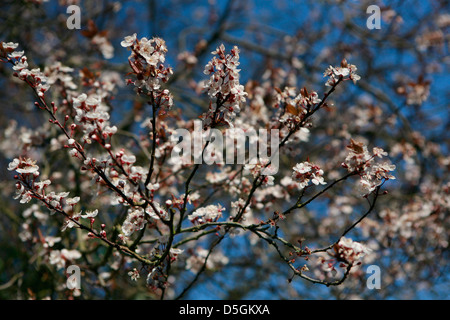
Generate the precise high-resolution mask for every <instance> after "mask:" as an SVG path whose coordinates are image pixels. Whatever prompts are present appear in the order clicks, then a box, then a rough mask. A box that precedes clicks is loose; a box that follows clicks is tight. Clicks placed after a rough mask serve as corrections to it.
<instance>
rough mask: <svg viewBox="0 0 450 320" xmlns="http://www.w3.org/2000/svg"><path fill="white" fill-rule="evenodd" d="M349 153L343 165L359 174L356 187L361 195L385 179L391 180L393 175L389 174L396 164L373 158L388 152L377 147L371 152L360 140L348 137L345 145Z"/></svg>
mask: <svg viewBox="0 0 450 320" xmlns="http://www.w3.org/2000/svg"><path fill="white" fill-rule="evenodd" d="M347 149H348V150H349V154H348V155H347V157H346V158H345V162H344V164H343V165H344V167H346V168H347V169H348V171H349V172H357V173H358V175H359V176H360V180H359V183H358V188H359V191H360V194H361V195H362V196H367V195H368V194H370V193H371V192H373V191H374V190H375V189H376V188H377V187H378V186H379V185H381V183H382V182H383V181H385V180H393V179H395V177H394V176H393V175H392V174H390V172H391V171H394V170H395V168H396V166H395V165H393V164H390V163H388V162H386V161H384V162H382V163H376V162H375V158H376V157H378V158H383V157H384V156H387V155H388V153H387V152H386V151H384V150H383V149H381V148H379V147H374V148H373V149H372V154H370V153H369V151H368V150H367V146H365V145H364V144H363V143H362V142H357V141H355V140H353V139H350V145H348V146H347Z"/></svg>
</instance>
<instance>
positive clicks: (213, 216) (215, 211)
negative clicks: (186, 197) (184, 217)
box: [188, 204, 225, 224]
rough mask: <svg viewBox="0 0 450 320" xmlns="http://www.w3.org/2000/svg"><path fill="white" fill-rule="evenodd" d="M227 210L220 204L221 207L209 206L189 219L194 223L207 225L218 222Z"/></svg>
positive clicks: (191, 215)
mask: <svg viewBox="0 0 450 320" xmlns="http://www.w3.org/2000/svg"><path fill="white" fill-rule="evenodd" d="M224 210H225V208H223V207H222V206H221V205H220V204H219V205H213V204H211V205H209V206H206V207H203V208H199V209H197V210H195V211H194V212H193V213H192V214H190V215H189V216H188V219H189V220H190V221H191V222H192V223H199V224H202V223H206V222H212V221H217V219H219V218H220V216H221V215H222V212H223V211H224Z"/></svg>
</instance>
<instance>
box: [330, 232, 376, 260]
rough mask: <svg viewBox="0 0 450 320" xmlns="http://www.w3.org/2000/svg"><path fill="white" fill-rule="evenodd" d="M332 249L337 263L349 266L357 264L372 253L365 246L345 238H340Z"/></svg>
mask: <svg viewBox="0 0 450 320" xmlns="http://www.w3.org/2000/svg"><path fill="white" fill-rule="evenodd" d="M333 249H334V251H335V257H336V258H337V260H338V261H340V262H343V263H346V264H350V265H352V264H354V263H355V262H358V261H359V260H361V258H362V257H364V256H365V255H366V254H368V253H370V252H371V251H372V250H371V249H369V248H368V247H366V246H365V245H363V244H361V243H359V242H357V241H353V240H352V239H350V238H346V237H342V238H341V239H340V240H339V242H338V243H337V244H335V245H334V247H333Z"/></svg>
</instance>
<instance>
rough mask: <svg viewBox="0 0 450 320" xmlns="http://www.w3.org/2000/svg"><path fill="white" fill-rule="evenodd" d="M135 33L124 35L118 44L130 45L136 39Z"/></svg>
mask: <svg viewBox="0 0 450 320" xmlns="http://www.w3.org/2000/svg"><path fill="white" fill-rule="evenodd" d="M136 35H137V34H136V33H135V34H133V35H131V36H126V37H125V39H124V40H123V41H122V42H121V43H120V45H121V46H122V47H124V48H126V47H131V46H132V45H133V43H134V42H135V41H136Z"/></svg>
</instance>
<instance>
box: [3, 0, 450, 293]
mask: <svg viewBox="0 0 450 320" xmlns="http://www.w3.org/2000/svg"><path fill="white" fill-rule="evenodd" d="M41 4H42V3H41V2H36V5H41ZM88 27H89V30H91V32H90V33H89V35H85V37H86V38H88V39H89V41H88V46H90V50H92V51H93V52H99V53H100V54H101V58H99V59H96V62H95V63H93V62H92V61H91V62H90V63H87V64H86V65H78V66H77V67H72V65H73V64H76V63H74V62H70V60H68V59H49V60H48V61H45V63H42V64H37V63H36V62H33V59H31V58H29V57H31V55H30V56H29V55H28V53H27V44H26V43H16V42H7V41H5V40H6V39H4V41H2V42H0V60H1V61H2V62H3V65H5V66H6V65H8V64H9V66H10V70H6V68H5V70H4V72H5V73H7V74H8V75H11V76H8V77H9V78H8V81H10V82H11V83H13V84H14V86H17V87H19V88H21V90H22V89H23V88H25V87H26V90H28V92H30V93H32V94H33V96H32V97H33V99H34V107H33V109H32V110H31V111H30V112H35V111H38V112H39V113H37V116H36V117H37V118H36V119H39V120H42V119H44V121H41V122H40V123H38V124H37V125H36V124H35V123H34V122H33V121H10V122H8V123H7V125H6V128H5V130H3V132H2V133H1V135H2V142H1V144H0V151H1V152H2V154H3V155H4V156H3V157H4V159H5V162H6V163H5V166H4V167H5V169H6V170H7V171H8V172H9V173H8V180H7V182H4V186H5V187H4V190H5V191H4V193H5V194H6V193H8V192H9V194H8V197H12V198H14V199H15V200H16V201H18V202H19V203H20V204H21V207H17V208H19V209H15V210H16V211H17V212H18V216H19V218H11V219H12V220H13V221H15V222H16V223H17V230H18V233H19V235H18V237H19V238H20V242H21V244H20V245H21V246H22V247H23V248H24V250H27V252H29V254H30V257H31V256H32V257H33V258H32V259H31V258H30V261H32V263H34V264H36V266H38V268H45V270H49V271H46V272H47V273H48V274H53V275H55V276H54V279H55V280H53V281H54V282H55V283H57V285H53V286H52V287H54V289H51V290H50V289H48V290H47V289H44V290H42V292H34V291H33V290H36V288H34V289H29V290H28V294H29V295H30V297H32V298H35V297H36V295H37V298H43V297H47V296H50V297H52V298H59V297H68V298H74V297H80V298H89V297H91V296H95V295H96V292H97V290H98V289H99V288H100V289H101V290H102V292H103V295H104V296H107V297H113V298H121V297H140V296H141V295H144V294H145V296H146V297H147V296H150V297H152V298H159V299H175V298H183V297H188V296H189V294H191V292H193V291H194V292H195V290H196V289H195V287H196V286H197V285H198V284H199V283H201V282H202V281H203V279H205V278H208V277H209V278H214V277H215V278H214V279H217V280H218V281H222V278H221V277H224V278H225V280H224V282H225V283H227V280H226V279H227V278H228V276H229V275H230V274H231V275H233V277H234V279H235V281H234V282H235V283H233V284H232V287H236V288H238V289H240V290H242V287H241V285H243V284H241V283H240V282H243V281H240V277H241V276H242V277H244V276H245V277H246V280H247V281H248V283H249V286H255V288H256V289H258V288H261V286H259V285H256V284H253V283H252V281H251V280H252V279H256V282H259V281H260V282H263V280H262V279H263V278H265V277H266V276H267V277H269V276H270V277H274V279H275V278H276V279H278V282H279V283H280V287H281V289H280V290H281V291H282V292H288V291H289V290H288V289H285V288H286V287H288V286H289V287H290V288H297V287H295V286H297V285H301V286H308V284H311V283H312V284H321V285H324V286H326V287H334V288H336V289H332V290H340V289H338V288H354V287H356V286H357V285H358V284H359V285H362V286H364V285H365V277H364V272H363V270H364V269H363V268H364V267H365V266H367V265H369V264H373V263H377V261H378V260H377V259H379V257H380V256H382V255H383V254H385V251H386V250H387V249H389V248H390V245H392V243H393V242H394V243H396V244H398V246H399V248H401V249H402V250H405V252H406V254H407V255H409V256H411V257H415V258H418V256H416V253H417V252H415V251H414V253H413V252H412V251H411V252H410V251H408V250H419V248H416V247H414V249H410V248H411V247H410V243H412V242H413V241H414V239H413V238H414V234H415V233H416V232H417V233H418V235H419V236H421V237H424V238H425V239H428V240H429V241H430V242H432V244H433V248H435V250H436V252H440V250H442V249H443V248H445V247H446V246H447V243H448V241H447V236H446V235H445V232H444V231H445V221H446V219H445V215H444V213H445V212H447V211H448V207H449V201H448V190H449V189H448V183H447V184H444V183H442V182H441V181H440V180H439V179H436V181H439V182H436V183H432V182H431V181H429V180H427V179H425V178H423V177H424V175H420V174H417V170H426V166H425V165H423V167H420V164H419V163H418V160H417V159H418V158H420V157H419V156H418V152H421V153H423V155H422V156H424V157H426V155H429V156H430V157H431V155H436V158H438V159H439V161H440V164H441V165H442V168H444V169H445V167H446V166H448V156H447V157H445V156H443V155H442V154H441V153H440V150H439V148H438V146H437V145H436V144H431V145H429V144H427V143H426V138H425V137H424V136H423V135H421V134H420V133H419V132H418V131H411V132H409V133H408V137H407V138H405V139H406V140H399V139H397V140H395V139H394V141H393V142H392V141H390V140H389V139H390V138H389V137H390V136H392V135H393V134H394V133H395V130H396V127H395V125H394V122H395V121H396V119H394V118H395V117H394V115H395V113H394V114H390V116H389V114H387V115H386V113H383V112H382V110H381V109H380V108H379V107H378V106H377V105H376V104H374V103H371V102H366V101H357V100H355V101H353V100H352V98H353V97H354V96H352V95H351V92H352V90H355V88H359V86H360V87H362V88H366V89H367V90H368V91H370V92H371V93H373V94H374V95H375V96H376V97H377V98H378V99H379V100H380V101H383V99H384V95H383V93H382V92H381V93H380V92H379V91H377V90H376V89H374V88H372V87H371V86H370V81H369V80H370V79H371V78H369V80H366V79H365V77H366V75H365V73H366V71H365V70H367V68H359V69H358V68H357V67H356V66H355V65H354V64H351V63H350V62H352V63H353V59H352V57H351V55H345V54H342V58H340V59H339V61H336V59H335V58H332V57H331V56H330V55H326V54H325V53H324V54H323V55H324V56H325V57H323V56H320V59H323V62H324V63H325V65H328V67H324V68H322V69H321V70H316V73H318V74H320V76H322V77H321V78H320V79H319V80H317V78H315V79H314V81H312V80H311V79H309V80H308V81H305V84H304V85H302V86H300V85H298V84H297V83H296V81H292V77H291V76H290V75H289V74H288V73H285V72H284V71H283V69H282V68H275V67H270V66H267V68H266V69H264V68H261V70H259V71H260V73H261V74H262V75H260V76H258V75H257V73H255V77H256V79H251V76H250V72H249V71H248V68H249V66H248V65H249V63H248V61H247V60H246V59H248V57H246V54H248V53H249V52H251V48H253V47H251V46H250V49H249V48H248V45H246V44H245V43H241V42H240V41H236V43H237V44H238V45H235V44H234V43H232V42H233V41H223V42H224V43H222V41H216V40H217V39H213V40H211V42H210V43H208V44H205V43H204V42H202V41H200V42H199V43H198V44H197V46H196V47H195V50H194V51H193V52H189V51H181V52H175V53H173V54H175V56H176V57H178V58H179V62H180V65H181V68H178V69H177V68H173V67H172V66H171V64H170V63H168V61H169V60H170V59H169V54H170V52H171V50H172V49H171V46H170V45H169V44H172V41H170V38H167V39H165V38H164V37H138V34H137V33H133V34H132V35H124V36H123V37H122V38H121V39H120V40H119V42H118V43H119V44H120V48H119V49H116V50H113V49H114V48H112V47H111V46H112V45H111V42H110V39H108V36H107V33H104V32H101V31H99V30H97V27H96V26H95V25H94V24H93V22H90V23H89V25H88ZM92 30H94V31H95V32H94V31H92ZM225 38H226V37H225ZM0 40H1V39H0ZM228 40H230V39H228ZM13 41H14V40H13ZM166 41H167V42H166ZM283 41H284V42H285V45H286V48H287V49H286V50H288V48H289V47H290V46H295V45H296V41H295V39H290V38H285V39H283ZM226 42H228V43H230V44H231V47H230V46H228V45H226ZM213 45H214V47H212V46H213ZM209 47H212V50H210V51H208V53H209V52H211V54H210V55H209V56H207V58H206V60H205V59H201V58H202V56H203V53H204V52H207V49H208V48H209ZM22 48H23V51H22ZM214 48H215V49H214ZM258 50H259V51H262V50H263V49H261V48H260V49H258ZM258 50H257V51H258ZM292 50H294V49H292ZM294 51H295V50H294ZM118 52H121V53H119V54H126V55H128V62H127V60H126V58H124V59H122V60H120V63H118V64H120V65H121V66H122V67H120V68H119V67H117V66H115V65H114V64H109V65H108V64H107V63H106V62H105V61H104V60H105V59H112V58H113V57H114V55H115V54H118ZM67 54H68V55H69V54H70V52H67ZM266 54H268V55H269V56H270V54H271V53H270V52H266ZM80 59H81V58H80ZM318 59H319V58H318ZM60 60H61V61H60ZM203 60H205V61H204V64H203V65H201V63H202V61H203ZM328 60H329V61H330V62H328ZM347 60H348V61H347ZM63 61H64V62H63ZM83 61H84V60H83ZM244 61H245V62H244ZM331 61H332V62H331ZM126 62H127V63H126ZM335 62H337V65H335V66H333V65H330V63H331V64H334V63H335ZM66 64H67V65H66ZM38 65H39V66H41V67H38ZM69 65H70V67H69ZM124 65H126V69H124V68H123V66H124ZM358 67H359V64H358ZM289 68H291V70H293V71H292V72H294V71H295V70H297V71H299V72H300V70H301V72H300V73H299V74H302V73H308V72H306V70H307V69H308V68H309V69H310V70H312V68H316V66H315V65H311V66H308V67H306V66H305V65H303V64H302V63H301V62H300V61H299V60H296V59H289ZM305 68H306V69H305ZM2 70H3V69H2ZM117 70H119V71H117ZM178 70H181V71H178ZM196 70H197V71H196ZM297 71H295V72H297ZM357 71H358V74H357V73H356V72H357ZM194 72H198V74H197V76H196V77H194V76H192V77H190V74H191V73H194ZM311 73H313V71H311ZM306 76H308V75H306ZM306 76H305V77H306ZM369 76H371V75H370V74H369V73H367V77H369ZM180 79H181V80H182V81H180ZM305 79H306V78H305ZM365 81H367V82H365ZM180 82H183V86H181V85H179V84H177V83H180ZM422 84H424V85H425V84H426V87H427V90H426V92H429V91H428V90H429V83H428V82H425V81H424V80H423V79H419V80H418V81H417V83H415V84H412V83H411V82H410V83H408V84H405V85H404V88H403V87H402V86H401V85H399V90H398V92H397V93H398V95H400V96H405V97H404V99H405V103H406V104H407V105H410V104H421V103H423V102H424V101H426V100H427V97H426V96H427V93H426V92H425V91H424V90H422V89H420V88H419V87H420V86H421V85H422ZM401 88H403V89H401ZM417 90H421V91H420V92H417ZM412 91H414V92H412ZM340 101H345V110H344V111H343V112H342V113H341V114H339V112H336V110H337V108H340V107H341V106H340V105H339V104H340V103H342V102H340ZM387 101H389V100H387ZM130 102H131V103H130ZM384 102H385V103H386V104H387V105H389V102H386V101H384ZM19 104H20V105H22V106H24V105H25V104H27V103H26V102H25V101H21V100H20V99H19ZM347 104H348V106H347ZM192 105H193V106H194V107H192ZM124 110H126V111H124ZM398 117H400V116H398ZM400 118H401V117H400ZM198 119H201V123H202V125H201V137H202V138H206V139H203V140H202V141H201V143H200V145H199V146H200V148H197V147H196V146H197V145H196V144H194V148H193V153H194V158H199V157H200V158H201V157H202V156H208V157H209V159H216V158H219V155H218V154H216V152H218V151H220V152H222V150H217V149H211V146H212V145H213V141H212V139H211V136H212V133H213V132H217V131H214V130H220V132H222V133H223V135H224V136H230V137H232V138H234V139H237V138H236V137H237V136H238V132H241V131H239V130H242V132H244V133H250V132H255V131H257V130H260V131H259V132H276V133H277V136H276V138H277V140H275V139H274V137H273V136H272V138H271V139H272V140H274V141H277V143H276V145H274V141H271V142H272V143H271V144H268V143H267V141H264V139H265V138H267V135H261V134H260V135H259V136H258V135H252V136H251V137H250V138H249V141H248V143H247V144H245V143H244V144H242V145H240V146H239V144H238V143H237V142H236V146H237V149H236V151H237V152H236V154H237V153H239V152H243V153H245V154H249V153H250V152H247V151H248V150H242V149H246V148H247V147H248V148H251V146H255V145H258V146H262V145H264V146H268V145H270V147H268V150H269V151H270V154H271V156H272V158H270V157H269V154H263V150H262V149H258V155H257V157H256V158H251V159H250V158H248V159H247V158H246V161H245V163H238V162H236V161H232V162H229V161H228V160H229V159H231V158H228V152H229V151H230V150H229V149H228V148H229V145H227V146H226V149H227V150H226V152H227V162H226V163H224V162H220V161H216V162H214V161H212V162H208V163H202V162H197V161H190V159H189V157H186V156H185V155H184V156H183V157H181V158H180V157H173V156H172V155H173V153H174V152H179V151H180V141H179V140H178V139H173V136H174V134H175V132H177V129H180V128H182V129H184V130H187V132H191V131H194V130H195V127H196V121H199V120H198ZM38 122H39V121H38ZM2 124H3V123H2ZM372 126H374V127H372ZM382 126H387V127H388V129H386V131H383V130H384V129H383V130H381V129H380V128H381V127H382ZM410 129H411V128H410ZM264 130H265V131H264ZM411 130H412V129H411ZM366 133H367V134H366ZM367 137H370V138H367ZM184 139H187V138H185V137H183V140H184ZM189 139H190V137H189ZM233 141H235V140H233ZM233 147H234V146H233ZM239 148H241V149H239ZM211 150H213V151H211ZM369 150H371V151H369ZM385 150H388V151H389V153H388V151H385ZM234 152H235V150H234V148H233V149H232V155H236V154H235V153H234ZM274 155H276V156H277V159H276V160H277V165H276V166H275V164H274V161H273V160H274V158H273V156H274ZM6 160H7V161H6ZM275 167H276V168H275ZM404 168H407V169H406V171H405V169H404ZM399 169H400V170H399ZM398 171H399V173H397V172H398ZM398 174H400V177H399V175H398ZM13 181H14V182H13ZM403 184H405V185H403ZM2 186H3V182H2ZM8 186H9V187H8ZM11 186H12V187H13V188H12V189H11ZM402 188H403V189H402ZM412 188H418V189H420V192H419V193H420V196H416V195H415V193H411V195H409V194H406V193H403V194H402V192H404V190H408V192H410V191H411V190H410V189H412ZM411 192H412V191H411ZM403 196H405V197H406V196H407V197H408V200H407V201H405V199H403V198H402V197H403ZM13 206H14V208H15V206H16V204H11V207H13ZM10 216H14V217H16V214H10ZM430 239H432V240H430ZM428 240H427V241H428ZM411 246H412V245H411ZM419 251H420V250H419ZM417 254H418V253H417ZM421 254H423V255H426V254H427V253H426V248H423V252H421ZM429 258H430V257H429ZM379 263H382V261H381V259H380V262H379ZM73 264H76V265H79V266H80V267H81V270H83V276H82V284H81V290H78V289H73V288H72V287H71V286H68V285H67V284H66V282H65V277H66V274H65V269H66V268H67V267H68V266H69V265H73ZM249 266H254V269H252V270H253V271H252V273H251V275H244V274H241V273H240V272H239V271H238V272H237V273H236V274H234V272H233V271H229V270H234V269H237V270H245V268H247V267H249ZM410 267H411V266H410ZM240 268H243V269H240ZM390 270H391V269H390ZM384 272H386V273H388V271H384ZM391 272H392V273H391ZM47 273H46V274H47ZM397 273H399V271H398V270H397V271H395V272H394V271H392V270H391V271H389V273H388V274H389V275H392V274H397ZM58 276H59V279H58V280H56V278H57V277H58ZM392 277H393V279H395V278H396V276H392ZM237 279H239V281H237ZM279 279H284V280H288V281H279ZM281 283H282V284H281ZM29 286H30V287H31V286H32V285H31V284H30V285H29ZM118 288H120V290H123V293H121V292H118V291H120V290H118ZM343 290H344V289H343ZM232 291H233V289H232V288H230V292H232ZM244 291H245V290H244ZM300 291H301V290H300ZM336 292H338V291H336ZM286 294H287V293H286ZM282 295H283V294H281V296H282ZM293 296H294V297H295V296H296V295H295V294H294V295H293Z"/></svg>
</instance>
